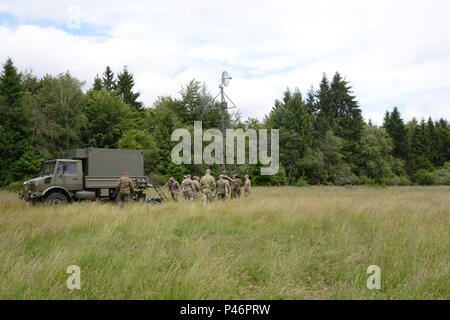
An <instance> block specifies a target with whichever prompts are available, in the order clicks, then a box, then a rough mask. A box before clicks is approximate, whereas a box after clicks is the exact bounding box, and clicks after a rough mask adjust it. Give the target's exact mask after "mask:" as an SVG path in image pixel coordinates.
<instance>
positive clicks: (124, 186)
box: [117, 172, 134, 204]
mask: <svg viewBox="0 0 450 320" xmlns="http://www.w3.org/2000/svg"><path fill="white" fill-rule="evenodd" d="M117 192H118V193H119V199H120V203H121V204H123V203H124V202H126V203H128V202H130V200H131V194H132V193H133V192H134V187H133V181H131V179H130V178H129V177H128V172H124V173H123V174H122V177H121V178H120V179H119V182H118V183H117Z"/></svg>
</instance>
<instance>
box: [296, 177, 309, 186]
mask: <svg viewBox="0 0 450 320" xmlns="http://www.w3.org/2000/svg"><path fill="white" fill-rule="evenodd" d="M295 186H297V187H307V186H309V183H308V181H307V180H306V179H305V178H303V177H302V178H299V179H298V180H297V181H296V182H295Z"/></svg>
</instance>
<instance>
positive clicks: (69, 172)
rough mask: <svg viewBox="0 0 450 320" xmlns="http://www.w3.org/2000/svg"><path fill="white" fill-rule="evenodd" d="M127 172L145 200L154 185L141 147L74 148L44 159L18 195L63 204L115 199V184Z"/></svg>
mask: <svg viewBox="0 0 450 320" xmlns="http://www.w3.org/2000/svg"><path fill="white" fill-rule="evenodd" d="M124 172H128V174H129V177H130V179H131V180H133V183H134V186H135V189H136V192H135V194H134V199H135V200H137V199H145V198H146V195H145V193H144V190H145V189H146V188H147V187H149V186H151V184H150V183H149V181H148V178H147V176H146V174H145V172H144V152H143V151H142V150H118V149H99V148H86V149H72V150H68V151H66V152H64V153H63V155H62V157H61V159H55V160H49V161H43V162H42V163H41V170H40V172H39V176H37V177H35V178H33V179H30V180H27V181H25V182H24V183H23V190H21V192H20V194H19V197H20V198H21V199H24V200H27V201H30V202H33V203H35V202H45V203H48V204H53V205H56V204H64V203H72V202H75V201H83V200H111V201H116V199H117V191H116V186H117V182H118V180H119V178H120V177H121V175H122V173H124Z"/></svg>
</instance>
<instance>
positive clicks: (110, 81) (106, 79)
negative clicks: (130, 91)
mask: <svg viewBox="0 0 450 320" xmlns="http://www.w3.org/2000/svg"><path fill="white" fill-rule="evenodd" d="M102 85H103V87H104V88H105V89H106V90H108V91H113V90H114V89H115V88H116V81H115V80H114V72H112V70H111V68H110V67H109V66H106V70H105V72H103V77H102Z"/></svg>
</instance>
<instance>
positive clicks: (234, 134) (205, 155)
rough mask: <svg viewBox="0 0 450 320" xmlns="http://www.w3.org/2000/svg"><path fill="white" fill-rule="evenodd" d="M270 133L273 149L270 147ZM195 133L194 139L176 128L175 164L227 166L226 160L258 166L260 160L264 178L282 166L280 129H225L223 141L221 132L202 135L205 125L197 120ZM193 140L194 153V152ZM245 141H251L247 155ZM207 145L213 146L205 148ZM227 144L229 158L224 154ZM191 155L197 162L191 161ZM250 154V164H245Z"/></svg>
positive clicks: (174, 135) (229, 162)
mask: <svg viewBox="0 0 450 320" xmlns="http://www.w3.org/2000/svg"><path fill="white" fill-rule="evenodd" d="M269 132H270V146H269V144H268V140H269ZM193 134H194V137H193V139H192V135H191V132H189V130H187V129H176V130H175V131H173V132H172V137H171V141H172V142H174V141H175V142H177V141H180V139H181V141H180V142H179V143H178V144H177V145H176V146H175V147H174V148H173V149H172V153H171V158H172V162H173V163H174V164H177V165H180V164H203V163H205V164H224V163H225V161H226V164H257V163H258V161H259V163H261V164H262V165H263V166H266V167H261V175H275V174H277V173H278V170H279V167H280V164H279V130H278V129H271V130H267V129H259V130H255V129H247V130H243V129H226V131H225V139H224V137H223V134H222V132H221V131H220V130H219V129H208V130H205V132H203V130H202V122H201V121H194V132H193ZM224 140H225V142H224ZM192 141H193V144H194V149H193V151H194V152H192ZM235 141H236V144H235ZM246 141H248V153H247V154H246V151H247V143H246ZM204 142H210V143H209V144H207V145H206V146H204ZM224 143H225V147H226V148H225V150H226V152H225V154H226V156H224V152H223V151H224ZM269 152H270V155H269ZM192 154H193V155H194V157H193V158H194V159H192ZM247 155H248V162H246V160H247ZM224 157H225V158H226V159H224Z"/></svg>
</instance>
